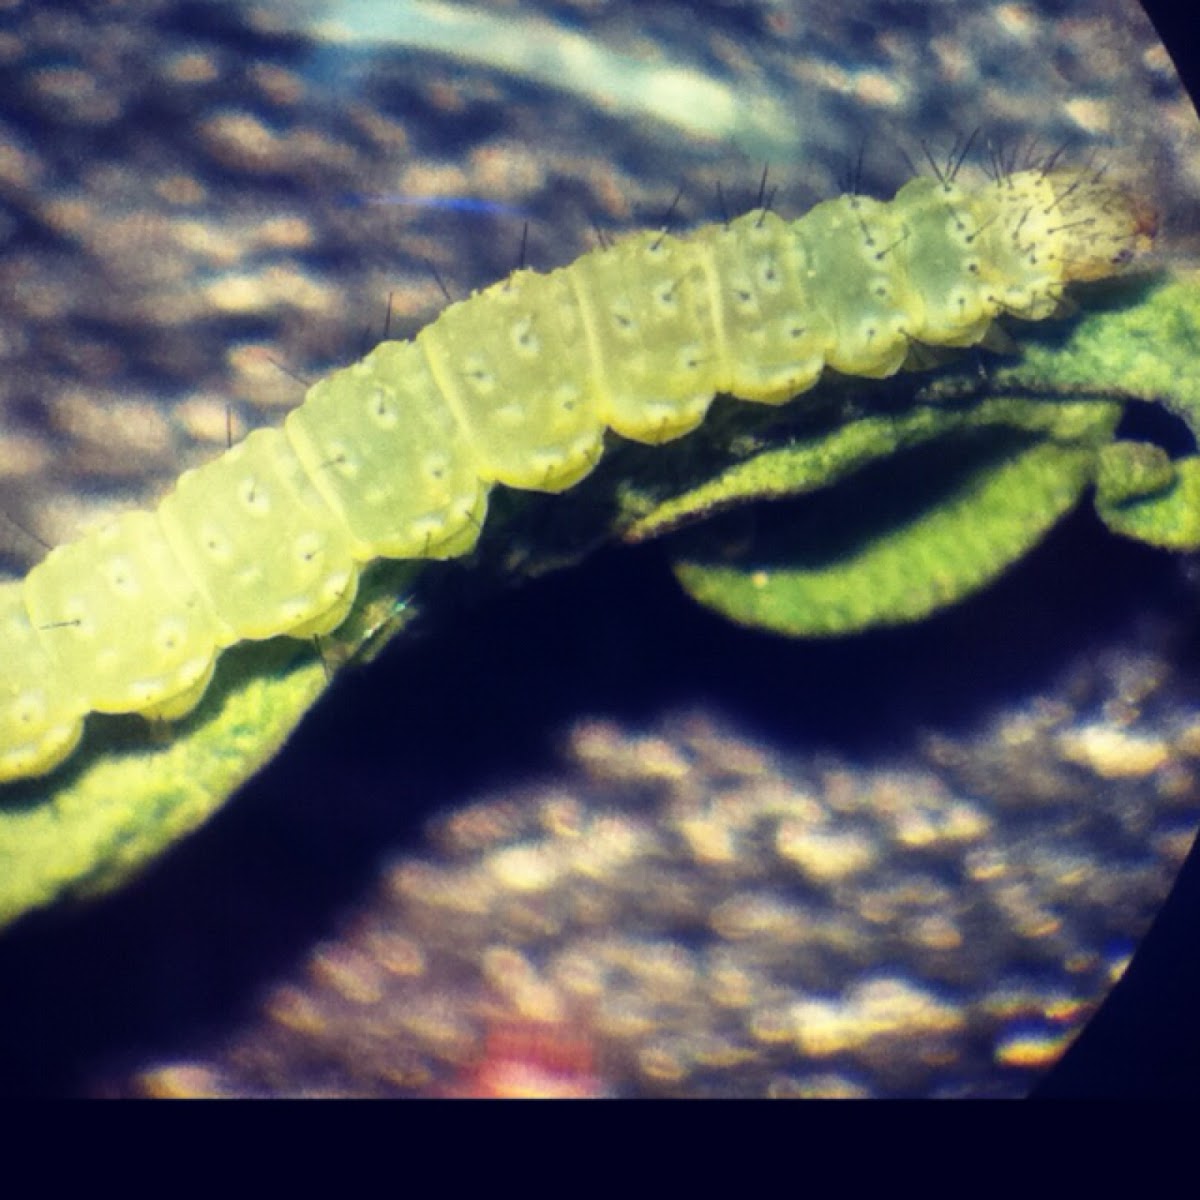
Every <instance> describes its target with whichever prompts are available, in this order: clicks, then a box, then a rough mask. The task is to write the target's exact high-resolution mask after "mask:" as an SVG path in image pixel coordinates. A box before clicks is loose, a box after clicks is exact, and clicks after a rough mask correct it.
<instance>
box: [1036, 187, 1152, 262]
mask: <svg viewBox="0 0 1200 1200" xmlns="http://www.w3.org/2000/svg"><path fill="white" fill-rule="evenodd" d="M1045 183H1046V184H1047V185H1049V187H1050V188H1051V189H1052V191H1053V193H1054V196H1055V199H1054V202H1053V203H1052V204H1051V205H1050V207H1049V209H1048V210H1047V213H1048V215H1049V216H1051V217H1052V218H1053V220H1052V222H1051V223H1050V232H1051V233H1052V234H1056V235H1057V236H1058V238H1059V239H1060V243H1059V245H1060V248H1059V251H1058V253H1059V255H1060V258H1061V262H1062V271H1063V280H1064V281H1076V280H1078V281H1086V280H1089V279H1105V278H1107V277H1108V276H1110V275H1119V274H1121V273H1122V272H1123V271H1125V270H1127V269H1128V268H1129V267H1130V266H1131V265H1132V264H1133V263H1134V262H1136V261H1137V260H1138V259H1140V258H1142V257H1144V256H1145V255H1146V254H1147V253H1148V252H1149V250H1150V248H1151V246H1152V245H1153V243H1154V237H1155V234H1156V233H1157V232H1158V212H1157V211H1156V209H1155V208H1154V207H1153V205H1151V204H1150V203H1148V202H1147V201H1146V200H1144V199H1142V198H1141V197H1138V196H1134V195H1132V194H1131V193H1130V192H1129V191H1127V190H1126V189H1124V188H1122V187H1120V186H1118V185H1117V184H1113V183H1109V182H1107V181H1105V180H1103V179H1099V178H1096V177H1091V176H1081V175H1072V174H1070V173H1067V172H1061V173H1060V172H1055V173H1052V174H1050V175H1047V176H1046V177H1045Z"/></svg>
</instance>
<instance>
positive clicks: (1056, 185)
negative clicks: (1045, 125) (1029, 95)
mask: <svg viewBox="0 0 1200 1200" xmlns="http://www.w3.org/2000/svg"><path fill="white" fill-rule="evenodd" d="M1151 232H1152V231H1151V229H1150V221H1149V220H1148V219H1147V217H1146V215H1145V213H1144V212H1143V211H1140V210H1139V209H1138V207H1137V205H1136V204H1134V203H1133V202H1132V201H1131V200H1130V199H1129V198H1128V196H1127V195H1126V193H1124V192H1123V191H1121V190H1120V189H1118V188H1115V187H1112V186H1109V185H1107V184H1102V183H1100V182H1098V181H1096V180H1090V179H1086V178H1083V177H1081V176H1078V175H1073V174H1070V173H1063V172H1051V173H1045V172H1042V171H1040V170H1030V171H1022V172H1019V173H1016V174H1013V175H1008V176H1004V177H1002V178H1001V179H999V180H995V181H990V182H988V183H986V184H984V185H983V186H981V187H976V188H967V187H965V186H961V185H959V184H958V183H955V182H953V181H950V180H939V179H926V178H921V179H916V180H913V181H912V182H910V183H908V184H907V185H906V186H905V187H903V188H902V189H901V190H900V192H899V193H898V194H897V196H896V198H895V199H894V200H892V201H891V202H890V203H882V202H880V201H876V200H871V199H867V198H865V197H860V196H844V197H841V198H840V199H837V200H831V201H828V202H827V203H824V204H820V205H818V206H817V207H816V208H814V209H813V210H812V211H810V212H809V213H807V214H806V215H805V216H804V217H803V218H801V219H800V220H798V221H792V222H788V221H785V220H783V219H781V218H780V217H778V216H776V215H775V214H774V213H771V212H766V211H761V210H759V211H754V212H751V213H748V214H747V215H745V216H744V217H741V218H739V219H738V220H736V221H731V222H730V223H728V224H727V225H712V226H708V227H706V228H704V229H700V230H698V231H696V232H694V233H693V234H691V235H690V236H686V237H674V236H670V235H667V234H665V233H653V232H648V233H639V234H634V235H633V236H631V237H628V238H625V239H623V240H621V241H619V242H617V243H616V244H615V245H612V246H609V247H605V248H603V249H599V250H595V251H592V252H591V253H589V254H585V255H584V256H583V257H582V258H580V259H578V260H577V261H576V262H574V263H572V264H571V265H570V266H568V267H564V268H561V269H559V270H557V271H552V272H550V273H549V274H546V275H540V274H538V273H536V272H534V271H528V270H521V271H517V272H514V274H512V275H511V276H509V277H508V278H507V279H506V280H504V281H503V282H501V283H498V284H496V285H494V286H493V287H490V288H488V289H486V290H485V291H482V292H479V293H476V294H474V295H472V296H471V297H470V298H469V299H467V300H465V301H462V302H461V303H458V304H453V305H451V306H450V307H449V308H447V309H446V310H445V311H444V312H443V313H442V314H441V315H440V316H439V317H438V318H437V320H435V321H434V322H433V323H432V324H430V325H429V326H427V327H426V328H425V329H423V330H422V331H421V332H420V333H419V334H418V335H417V336H416V337H415V338H414V339H413V340H412V341H405V342H396V341H390V342H384V343H382V344H381V345H379V346H377V347H376V348H375V350H374V351H372V352H371V353H370V354H369V355H367V357H366V358H364V359H363V360H362V361H361V362H358V363H355V364H354V365H352V366H350V367H347V368H346V369H344V370H341V371H337V372H335V373H334V374H333V375H331V376H329V377H328V378H327V379H324V380H322V381H321V382H320V383H317V384H316V385H314V386H313V387H312V388H310V389H309V391H308V394H307V396H306V398H305V401H304V403H303V405H301V406H300V407H299V408H298V409H297V410H296V411H294V412H293V413H291V414H290V415H289V417H288V418H287V420H286V421H285V422H284V425H283V428H282V429H269V430H260V431H258V432H256V433H253V434H251V435H250V436H249V437H248V438H246V440H245V441H243V442H242V443H240V444H239V445H237V446H234V447H233V448H232V449H231V450H229V451H228V452H227V453H226V454H223V455H222V456H221V457H220V458H218V459H216V460H215V461H214V462H211V463H209V464H207V465H206V466H204V467H201V468H199V469H198V470H195V471H188V472H186V473H185V474H183V475H182V476H181V477H180V479H179V481H178V483H177V484H176V486H175V488H174V489H173V490H172V491H171V492H170V493H169V494H168V495H167V496H166V497H165V499H164V500H163V502H162V503H161V504H160V505H159V507H158V509H157V510H156V511H155V512H152V513H148V512H134V513H127V514H125V515H124V516H122V517H119V518H118V519H117V520H116V521H115V522H113V523H112V524H111V525H109V526H108V527H106V528H105V529H102V530H100V531H99V532H97V533H94V534H91V535H89V536H87V537H84V538H82V539H80V540H79V541H77V542H73V543H71V544H69V545H66V546H61V547H58V548H57V549H55V550H53V551H51V553H50V554H48V555H47V556H46V559H45V560H44V561H43V562H42V563H40V564H39V565H38V566H36V567H34V569H33V570H32V571H30V573H29V574H28V575H27V576H26V578H25V579H24V580H21V581H18V582H13V583H7V584H3V585H0V655H2V662H3V667H2V676H0V782H4V781H7V780H15V779H21V778H24V777H27V776H34V775H39V774H43V773H45V772H47V771H49V770H51V769H53V768H54V767H55V766H56V765H58V764H59V763H60V762H61V761H62V760H63V759H64V758H65V757H66V756H67V755H68V754H70V752H71V751H72V749H73V748H74V747H75V745H76V743H77V742H78V740H79V737H80V734H81V732H82V729H83V721H84V718H85V716H86V714H87V713H89V712H93V711H98V712H113V713H121V712H140V713H145V714H146V715H148V716H156V717H178V716H181V715H183V714H184V713H186V712H188V711H189V710H190V709H191V708H192V707H193V706H194V705H195V704H196V703H197V702H198V701H199V699H200V697H201V696H202V695H203V693H204V690H205V688H206V687H207V685H208V682H209V680H210V678H211V676H212V671H213V666H214V663H215V661H216V657H217V655H218V654H219V652H220V651H221V650H222V649H223V648H224V647H226V646H230V645H233V644H234V643H236V642H239V641H243V640H247V639H258V638H271V637H277V636H280V635H288V636H291V637H309V636H312V635H315V634H323V633H327V632H329V631H331V630H333V629H335V628H336V627H337V626H338V625H339V624H340V623H341V622H342V621H343V620H344V619H345V616H346V614H347V612H348V611H349V609H350V607H351V605H352V604H353V601H354V597H355V592H356V588H357V583H358V575H359V570H360V568H361V567H362V565H363V564H365V563H368V562H370V561H372V560H373V559H376V558H382V557H387V558H402V559H403V558H449V557H453V556H455V555H461V554H466V553H467V552H469V551H470V550H471V548H472V547H473V546H474V544H475V541H476V539H477V538H478V536H479V531H480V528H481V526H482V524H483V521H484V517H485V515H486V511H487V497H488V492H489V491H490V489H491V487H492V485H493V484H495V483H502V484H506V485H507V486H509V487H515V488H526V489H533V490H540V491H550V492H556V491H561V490H563V489H564V488H567V487H570V486H571V485H572V484H574V483H575V482H577V481H578V480H579V479H581V478H583V476H584V475H586V474H587V473H588V472H589V471H590V470H591V469H592V468H593V467H594V466H595V464H596V462H597V461H598V460H599V458H600V455H601V453H602V451H603V446H604V437H605V434H606V431H607V430H608V429H612V430H615V431H616V432H617V433H618V434H620V435H621V436H623V437H627V438H632V439H634V440H636V441H640V442H650V443H658V442H665V441H668V440H670V439H672V438H677V437H680V436H681V435H683V434H685V433H687V432H688V431H690V430H691V429H694V428H695V427H696V426H697V425H698V424H699V423H700V422H701V421H702V420H703V419H704V416H705V413H706V412H707V410H708V407H709V405H710V403H711V402H712V400H713V397H714V396H715V395H716V394H728V395H732V396H736V397H738V398H740V399H743V400H748V401H754V402H758V403H763V404H781V403H784V402H786V401H788V400H790V399H792V398H793V397H794V396H796V395H798V394H800V393H802V392H804V391H806V390H807V389H809V388H811V387H812V386H813V385H814V384H815V383H816V381H817V380H818V378H819V377H820V375H821V373H822V372H823V371H824V370H826V369H827V368H832V369H834V370H837V371H840V372H843V373H845V374H848V375H861V376H868V377H871V378H881V377H884V376H887V375H891V374H893V373H894V372H895V371H897V370H899V369H900V367H901V366H902V365H903V364H904V363H905V361H906V360H907V359H909V357H910V351H911V350H912V348H913V346H914V344H916V343H923V344H926V345H932V346H970V345H974V344H976V343H977V342H979V341H980V340H981V339H982V338H983V337H984V336H985V334H986V333H987V331H988V328H989V326H990V325H991V323H992V322H993V321H994V320H995V319H996V318H997V317H998V316H1002V315H1013V316H1017V317H1022V318H1026V319H1037V318H1041V317H1045V316H1047V315H1049V314H1050V313H1052V312H1053V311H1054V310H1055V309H1056V307H1057V306H1058V303H1059V301H1060V300H1061V298H1062V294H1063V289H1064V286H1065V285H1066V284H1067V283H1068V282H1070V281H1072V280H1075V279H1092V278H1098V277H1100V276H1103V275H1108V274H1113V273H1115V272H1116V271H1117V270H1119V269H1121V268H1122V267H1123V266H1124V264H1125V263H1126V262H1127V261H1128V260H1129V258H1130V257H1131V256H1132V255H1133V254H1134V253H1135V252H1137V251H1138V250H1140V249H1141V248H1143V246H1144V244H1145V243H1146V242H1148V240H1149V235H1150V233H1151Z"/></svg>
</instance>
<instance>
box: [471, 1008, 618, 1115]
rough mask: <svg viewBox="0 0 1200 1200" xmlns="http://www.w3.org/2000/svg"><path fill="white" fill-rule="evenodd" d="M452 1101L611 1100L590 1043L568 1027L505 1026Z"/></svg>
mask: <svg viewBox="0 0 1200 1200" xmlns="http://www.w3.org/2000/svg"><path fill="white" fill-rule="evenodd" d="M448 1094H449V1095H451V1096H458V1097H471V1098H475V1099H493V1100H587V1099H596V1098H599V1097H602V1096H606V1095H608V1094H609V1093H608V1089H607V1088H606V1087H605V1085H604V1081H603V1080H602V1079H601V1078H600V1076H599V1075H598V1074H597V1070H596V1056H595V1051H594V1049H593V1046H592V1043H591V1041H590V1039H589V1038H588V1037H587V1036H586V1035H585V1034H582V1033H580V1032H579V1031H578V1030H577V1029H572V1028H568V1027H567V1026H566V1025H564V1024H554V1023H547V1022H542V1021H520V1020H512V1021H504V1022H500V1023H497V1024H496V1025H493V1026H492V1027H491V1029H489V1031H488V1034H487V1037H486V1039H485V1040H484V1044H483V1053H482V1054H481V1055H480V1057H479V1058H478V1059H477V1060H476V1061H475V1063H473V1064H472V1065H471V1066H470V1067H468V1068H467V1069H466V1070H465V1071H464V1072H463V1074H462V1075H461V1076H460V1077H459V1079H458V1081H457V1082H456V1083H455V1084H454V1085H452V1086H451V1088H450V1089H449V1092H448Z"/></svg>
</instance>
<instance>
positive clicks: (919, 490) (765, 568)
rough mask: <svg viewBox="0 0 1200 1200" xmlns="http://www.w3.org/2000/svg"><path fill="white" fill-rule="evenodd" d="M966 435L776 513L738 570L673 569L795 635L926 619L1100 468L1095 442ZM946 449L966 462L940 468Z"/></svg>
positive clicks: (988, 571) (715, 602)
mask: <svg viewBox="0 0 1200 1200" xmlns="http://www.w3.org/2000/svg"><path fill="white" fill-rule="evenodd" d="M961 440H962V439H947V440H946V442H945V443H939V444H938V445H936V446H934V447H930V448H927V449H926V450H925V451H924V452H922V453H921V454H919V455H910V456H909V458H908V461H907V462H905V463H902V464H900V463H892V464H888V466H889V469H888V470H887V471H886V472H884V473H880V472H871V473H869V475H868V477H867V478H864V479H863V480H861V481H860V484H861V486H860V487H859V488H856V489H838V490H836V491H835V492H831V493H830V494H829V495H828V496H822V497H820V501H821V503H818V504H811V503H810V504H808V505H807V506H805V507H799V506H797V509H796V510H795V511H794V512H793V511H791V510H789V512H788V515H787V518H786V521H785V522H784V523H783V527H782V528H781V523H780V522H779V520H778V519H777V520H776V521H775V522H774V528H773V530H772V531H771V532H770V533H768V534H767V535H766V536H762V535H760V536H757V537H755V538H754V540H753V542H752V544H751V546H750V547H748V548H745V550H744V552H743V553H742V554H740V555H739V562H738V564H737V565H718V564H714V563H713V562H711V560H710V561H703V560H700V559H697V558H690V557H682V558H680V559H678V560H677V561H676V563H675V573H676V575H677V576H678V578H679V580H680V582H681V583H682V584H683V586H684V588H685V589H686V590H687V592H688V594H689V595H691V596H692V597H693V598H694V599H696V600H698V601H699V602H700V603H701V604H704V605H706V606H708V607H709V608H712V609H714V610H715V611H717V612H719V613H721V614H722V615H724V616H726V617H728V618H730V619H731V620H734V621H737V622H738V623H740V624H743V625H749V626H753V627H755V628H760V629H767V630H771V631H773V632H776V633H783V634H787V635H790V636H792V637H811V636H815V635H827V634H844V633H850V632H855V631H858V630H862V629H865V628H868V627H871V626H876V625H892V624H898V623H901V622H904V621H912V620H916V619H918V618H920V617H924V616H927V615H928V614H929V613H931V612H933V611H935V610H936V609H939V608H943V607H945V606H946V605H948V604H952V603H954V602H955V601H958V600H961V599H962V598H964V597H965V596H968V595H970V594H971V593H972V592H974V591H977V590H978V589H979V588H981V587H982V586H984V585H985V584H986V583H988V582H989V581H991V580H993V579H994V578H996V577H997V576H998V575H999V574H1000V573H1001V572H1003V571H1004V569H1005V568H1006V567H1008V566H1009V565H1010V564H1011V563H1012V562H1013V561H1014V560H1016V559H1017V558H1019V557H1020V556H1021V555H1022V554H1024V553H1026V552H1027V551H1028V550H1029V549H1030V548H1031V547H1032V546H1034V545H1035V544H1036V543H1037V542H1038V541H1039V540H1040V539H1041V538H1042V537H1043V536H1044V534H1045V533H1046V531H1047V530H1048V529H1049V528H1050V527H1051V525H1053V524H1054V522H1055V521H1057V520H1058V518H1059V517H1060V516H1062V514H1063V513H1065V512H1066V511H1067V510H1068V509H1070V508H1071V507H1072V506H1073V505H1074V504H1075V502H1076V501H1077V500H1078V498H1079V495H1080V493H1081V492H1082V491H1083V489H1084V488H1085V487H1086V486H1087V484H1088V482H1089V481H1090V479H1091V477H1092V473H1093V470H1094V464H1095V448H1094V447H1093V446H1092V445H1089V444H1088V443H1086V442H1079V443H1066V444H1063V443H1058V442H1055V441H1051V440H1044V441H1035V442H1034V443H1033V444H1032V445H1030V444H1029V443H1028V440H1025V441H1024V448H1022V449H1016V448H1014V447H1013V446H1012V444H1011V442H1012V439H1011V438H1008V439H999V440H998V439H992V440H991V443H992V444H990V445H989V444H986V443H985V444H984V445H982V446H980V445H975V446H964V445H961V444H960V443H961ZM1005 442H1007V443H1008V444H1005ZM930 451H933V452H935V453H934V454H931V452H930ZM936 454H942V455H946V456H949V455H952V454H953V455H956V456H958V463H957V469H956V470H954V471H953V472H951V471H948V470H946V469H945V468H943V469H942V470H940V471H938V470H937V469H936V468H937V464H936V462H935V461H934V459H935V456H936ZM931 481H933V482H935V483H936V485H937V486H936V487H935V488H932V489H931V488H929V486H928V484H929V483H930V482H931ZM906 492H907V494H905V493H906ZM889 497H890V499H889Z"/></svg>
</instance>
